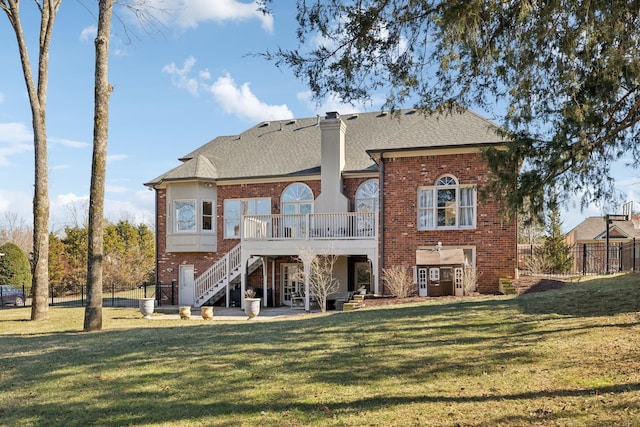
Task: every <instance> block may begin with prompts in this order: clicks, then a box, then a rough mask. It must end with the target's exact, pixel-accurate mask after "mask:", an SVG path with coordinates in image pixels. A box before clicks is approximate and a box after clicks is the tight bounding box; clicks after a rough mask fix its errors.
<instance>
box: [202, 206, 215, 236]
mask: <svg viewBox="0 0 640 427" xmlns="http://www.w3.org/2000/svg"><path fill="white" fill-rule="evenodd" d="M205 203H211V215H206V216H210V217H211V230H205V229H204V217H205V214H204V204H205ZM198 218H200V231H202V232H203V233H211V234H213V233H214V232H215V230H216V221H215V219H216V205H215V204H214V203H213V200H210V199H202V200H200V215H198Z"/></svg>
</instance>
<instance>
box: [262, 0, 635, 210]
mask: <svg viewBox="0 0 640 427" xmlns="http://www.w3.org/2000/svg"><path fill="white" fill-rule="evenodd" d="M272 1H273V0H262V3H263V6H268V5H269V3H270V2H272ZM297 6H298V13H297V19H298V31H297V37H298V41H299V43H298V46H297V48H294V49H278V50H276V51H274V52H266V53H264V56H265V57H267V58H268V59H271V60H273V61H275V63H276V64H277V65H285V66H287V67H290V68H291V69H292V70H293V72H294V74H295V76H296V77H298V78H300V79H302V80H303V81H305V82H306V83H307V84H308V86H309V88H310V90H311V92H312V94H313V95H314V97H315V98H316V99H317V100H322V99H324V98H325V97H334V98H336V97H337V98H339V99H341V100H342V101H344V102H362V101H369V100H372V99H380V98H383V99H385V100H386V103H385V105H384V106H383V108H385V109H397V108H398V107H405V106H409V105H407V104H410V106H415V107H418V108H421V109H422V110H423V111H425V112H426V113H431V112H433V111H449V110H451V109H457V108H461V107H462V108H465V107H471V108H481V109H483V110H484V111H493V110H494V109H495V108H496V106H499V105H506V106H508V109H507V111H506V112H505V113H504V114H502V112H499V116H501V117H497V118H499V119H501V123H500V124H501V125H502V127H503V129H505V131H506V136H508V137H509V140H510V141H511V142H510V143H508V144H506V146H505V147H504V148H506V149H504V150H502V149H501V150H489V151H488V152H487V153H486V155H487V159H488V160H489V165H490V167H491V168H492V170H493V171H494V173H495V177H496V181H495V182H493V190H494V193H496V194H499V195H500V196H501V198H502V199H503V200H505V201H506V202H507V204H508V206H509V207H510V208H511V209H512V211H514V210H516V209H522V208H523V206H524V201H525V200H526V199H527V198H528V199H529V201H530V205H529V209H530V210H532V211H533V213H534V214H535V215H536V216H541V215H542V213H543V212H545V207H546V208H549V207H550V206H551V204H550V203H552V202H551V201H550V200H549V199H547V198H546V197H545V195H546V194H548V191H549V190H550V189H559V190H560V197H561V199H562V200H560V201H561V202H562V201H565V202H566V201H568V200H570V198H571V197H572V196H578V197H580V198H581V202H582V205H583V206H586V205H588V204H590V203H592V202H594V201H596V202H602V201H609V202H618V200H617V193H616V192H615V190H614V180H613V178H612V177H611V170H610V168H611V164H612V162H614V161H615V160H618V159H620V158H622V157H628V158H629V159H630V160H629V161H628V164H629V165H632V166H635V167H638V165H640V148H639V147H640V37H638V34H639V33H640V14H639V13H638V11H639V10H640V4H639V3H638V1H637V0H619V1H611V0H591V1H588V2H584V1H578V0H558V1H539V0H527V1H523V0H513V1H504V0H473V1H471V0H394V1H388V0H369V1H360V0H325V1H308V0H298V1H297ZM522 165H524V167H523V168H522V169H521V166H522ZM545 205H546V206H545Z"/></svg>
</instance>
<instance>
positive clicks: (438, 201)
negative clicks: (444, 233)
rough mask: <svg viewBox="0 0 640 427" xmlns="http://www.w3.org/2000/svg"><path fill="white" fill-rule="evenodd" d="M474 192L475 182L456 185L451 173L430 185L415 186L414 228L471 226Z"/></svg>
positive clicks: (473, 211) (474, 204)
mask: <svg viewBox="0 0 640 427" xmlns="http://www.w3.org/2000/svg"><path fill="white" fill-rule="evenodd" d="M476 193H477V190H476V186H475V185H459V184H458V181H457V179H456V178H455V177H453V176H451V175H445V176H443V177H441V178H440V179H438V181H437V182H436V185H434V186H430V187H420V188H418V229H419V230H434V229H440V228H442V229H456V228H474V227H475V226H476Z"/></svg>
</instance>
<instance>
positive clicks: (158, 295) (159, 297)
mask: <svg viewBox="0 0 640 427" xmlns="http://www.w3.org/2000/svg"><path fill="white" fill-rule="evenodd" d="M152 188H153V191H155V193H156V206H155V216H156V217H155V227H156V229H155V235H156V239H155V240H156V271H155V282H156V300H157V304H158V305H160V303H161V302H162V290H161V287H160V283H158V278H159V277H160V271H159V270H158V269H159V267H160V262H159V261H158V255H159V251H158V242H159V241H160V240H159V238H158V212H159V210H158V190H157V189H156V188H155V187H152ZM165 233H166V231H165ZM145 296H146V295H145Z"/></svg>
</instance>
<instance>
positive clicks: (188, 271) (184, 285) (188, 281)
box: [178, 265, 195, 306]
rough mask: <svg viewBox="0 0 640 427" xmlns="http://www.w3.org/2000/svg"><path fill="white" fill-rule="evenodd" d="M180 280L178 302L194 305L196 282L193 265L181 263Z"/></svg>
mask: <svg viewBox="0 0 640 427" xmlns="http://www.w3.org/2000/svg"><path fill="white" fill-rule="evenodd" d="M179 276H180V277H179V278H178V279H179V282H178V302H179V303H180V305H189V306H191V305H193V303H194V302H195V284H194V279H193V265H181V266H180V270H179Z"/></svg>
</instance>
